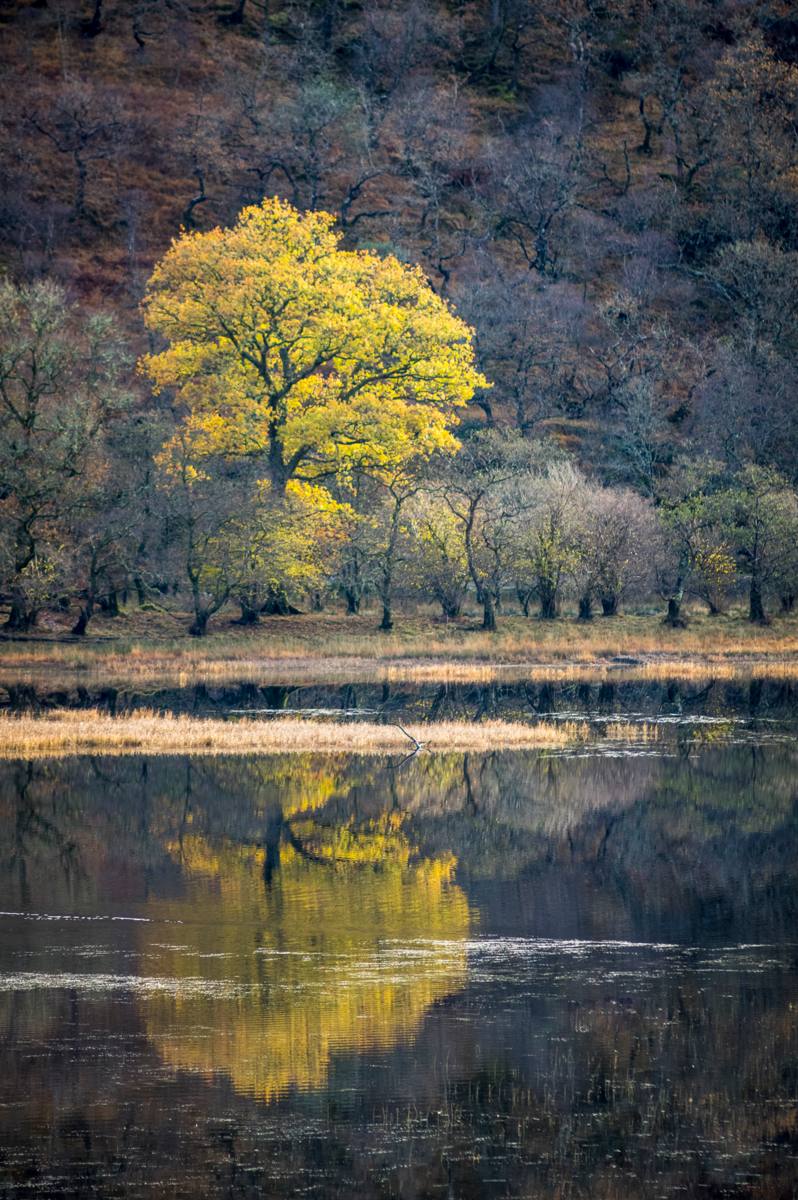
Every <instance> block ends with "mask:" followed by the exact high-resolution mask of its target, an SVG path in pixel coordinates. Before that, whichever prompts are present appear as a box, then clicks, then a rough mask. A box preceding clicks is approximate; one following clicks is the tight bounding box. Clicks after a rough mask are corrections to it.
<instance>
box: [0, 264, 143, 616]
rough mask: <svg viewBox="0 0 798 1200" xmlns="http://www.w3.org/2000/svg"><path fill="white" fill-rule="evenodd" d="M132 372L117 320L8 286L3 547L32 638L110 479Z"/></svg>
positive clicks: (44, 289)
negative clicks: (109, 446) (116, 429)
mask: <svg viewBox="0 0 798 1200" xmlns="http://www.w3.org/2000/svg"><path fill="white" fill-rule="evenodd" d="M124 365H125V354H124V350H123V347H122V343H121V340H120V338H119V335H118V333H117V331H116V329H115V327H114V325H113V322H112V321H111V320H110V318H109V317H106V316H103V315H99V314H94V315H90V316H84V315H82V314H81V313H79V311H78V310H77V309H76V308H75V307H74V306H73V305H70V304H69V303H68V302H67V300H66V297H65V295H64V293H63V291H62V290H61V289H60V288H59V287H56V286H55V284H52V283H47V282H42V283H34V284H31V285H29V286H20V287H17V286H16V285H14V284H12V283H10V282H4V283H1V284H0V481H2V482H0V541H2V543H3V545H4V547H5V550H4V554H3V558H4V560H5V567H4V570H3V587H4V590H5V591H6V593H7V595H8V598H9V601H10V606H11V611H10V615H9V618H8V627H9V628H10V629H13V630H25V629H28V628H29V627H30V626H31V625H33V624H34V623H35V621H36V613H37V609H38V607H39V606H40V605H41V604H42V603H43V602H44V603H46V602H48V601H49V599H50V598H51V597H49V596H47V595H46V593H45V592H44V591H43V590H42V587H41V586H40V585H41V583H42V581H43V580H44V579H45V578H51V579H53V578H54V564H55V561H56V560H59V561H61V562H62V563H63V561H64V557H65V556H66V557H68V556H69V554H70V553H71V550H72V544H73V542H72V535H71V532H70V530H71V528H72V527H73V526H74V527H75V529H76V531H78V532H79V531H80V529H81V528H82V521H83V519H84V517H85V515H86V513H87V512H88V510H89V509H90V508H91V505H92V502H93V498H94V497H95V496H96V488H97V485H98V481H101V480H102V478H103V476H104V474H105V473H106V471H107V458H106V439H107V436H108V432H109V427H110V425H111V423H112V422H113V419H114V418H115V417H117V416H119V415H121V414H122V413H123V412H124V411H125V410H126V408H127V404H128V398H127V396H126V394H125V392H124V391H123V389H122V386H121V374H122V370H123V367H124ZM48 564H50V565H49V566H48ZM51 567H52V568H53V569H51ZM33 580H35V581H36V585H35V586H32V581H33Z"/></svg>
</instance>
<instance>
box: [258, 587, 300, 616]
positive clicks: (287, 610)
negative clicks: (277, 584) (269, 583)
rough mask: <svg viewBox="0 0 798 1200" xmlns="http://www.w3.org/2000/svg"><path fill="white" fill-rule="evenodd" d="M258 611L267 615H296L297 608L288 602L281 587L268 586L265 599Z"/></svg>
mask: <svg viewBox="0 0 798 1200" xmlns="http://www.w3.org/2000/svg"><path fill="white" fill-rule="evenodd" d="M260 611H261V612H262V613H265V614H266V616H267V617H297V616H299V609H298V608H294V606H293V604H291V603H289V600H288V596H287V595H286V594H285V592H284V591H283V590H282V589H281V588H269V591H268V593H267V596H266V599H265V601H264V602H263V604H262V605H261V607H260Z"/></svg>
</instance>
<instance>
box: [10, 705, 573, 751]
mask: <svg viewBox="0 0 798 1200" xmlns="http://www.w3.org/2000/svg"><path fill="white" fill-rule="evenodd" d="M588 736H589V730H588V727H587V725H585V724H581V723H579V722H573V721H572V722H565V723H563V724H557V725H555V724H545V723H538V724H525V723H523V722H520V721H518V722H514V721H484V722H481V723H477V724H472V723H469V722H465V721H445V722H444V721H441V722H432V723H430V724H426V725H408V726H406V727H402V726H399V725H378V724H375V723H373V722H365V721H340V722H339V721H334V722H333V721H312V720H305V719H302V718H298V719H288V720H287V719H282V718H281V719H278V720H274V721H252V720H248V719H242V720H231V721H224V720H218V719H212V718H198V717H190V716H174V715H171V714H161V713H155V712H146V711H144V712H137V713H135V714H134V715H129V716H119V717H111V716H109V715H108V714H107V713H103V712H100V711H99V710H98V709H79V710H74V709H54V710H52V711H51V712H48V713H47V714H46V715H45V716H39V717H36V716H31V715H28V714H25V715H22V716H13V715H10V714H2V715H0V758H3V759H12V758H26V759H29V758H54V757H65V756H71V755H99V754H103V755H106V754H107V755H119V754H152V755H167V754H169V755H174V754H191V755H220V754H223V755H240V754H296V753H308V752H318V753H330V754H358V755H364V754H396V753H413V752H414V751H415V750H417V749H423V750H425V751H432V752H433V753H436V752H437V753H445V752H449V751H475V752H486V751H491V750H537V749H545V748H560V747H565V746H569V745H573V744H576V743H578V742H580V741H584V740H586V739H587V737H588Z"/></svg>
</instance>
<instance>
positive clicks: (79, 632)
mask: <svg viewBox="0 0 798 1200" xmlns="http://www.w3.org/2000/svg"><path fill="white" fill-rule="evenodd" d="M93 615H94V597H93V596H90V597H89V598H88V599H87V600H86V602H85V604H83V606H82V607H81V610H80V615H79V616H78V619H77V621H76V622H75V624H74V625H73V626H72V633H73V634H74V635H75V637H83V636H84V635H85V633H86V630H87V629H88V627H89V621H90V620H91V619H92V617H93Z"/></svg>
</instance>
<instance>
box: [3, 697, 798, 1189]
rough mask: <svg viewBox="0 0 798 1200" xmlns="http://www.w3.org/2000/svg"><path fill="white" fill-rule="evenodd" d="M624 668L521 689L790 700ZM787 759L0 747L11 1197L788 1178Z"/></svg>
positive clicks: (749, 753)
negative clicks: (108, 754)
mask: <svg viewBox="0 0 798 1200" xmlns="http://www.w3.org/2000/svg"><path fill="white" fill-rule="evenodd" d="M632 686H634V687H636V688H639V687H641V685H630V687H632ZM643 686H644V687H645V689H649V690H646V691H645V692H638V693H633V692H629V693H625V692H624V693H623V694H622V696H621V698H620V699H619V696H618V692H617V691H616V693H615V694H614V696H613V697H611V698H610V697H609V696H605V697H604V698H603V699H602V698H601V697H600V696H599V695H598V693H597V689H591V691H590V695H587V694H582V695H581V696H578V697H577V696H575V695H574V694H573V689H571V690H570V691H569V690H568V689H562V690H559V691H556V692H555V694H554V696H553V697H552V696H551V695H549V696H548V697H546V696H541V689H540V688H538V687H537V685H536V686H535V688H534V689H532V691H531V693H530V695H527V694H526V693H525V694H524V703H526V704H527V705H532V704H533V703H534V704H535V705H537V706H538V708H537V710H536V711H541V709H540V705H541V704H549V705H553V707H554V710H555V711H570V709H569V706H571V705H575V704H576V702H577V700H578V701H579V703H581V705H582V709H583V711H592V709H593V708H598V707H599V706H600V705H601V704H603V703H606V704H608V705H610V704H611V705H614V706H618V705H623V704H626V705H627V708H626V710H625V711H627V712H643V711H644V710H645V706H646V705H648V706H649V708H648V710H647V711H648V712H649V713H651V712H653V711H656V712H658V713H662V714H663V715H664V716H673V709H674V707H678V708H679V710H680V711H681V712H682V713H685V712H688V715H690V705H691V704H693V705H694V707H693V711H692V715H696V716H704V717H707V716H717V717H718V718H726V719H731V718H734V719H736V718H739V719H740V720H749V719H750V718H751V716H752V715H754V716H755V717H757V718H761V719H763V720H766V719H767V720H770V719H773V720H778V721H780V722H784V723H789V722H791V721H792V720H794V717H795V708H794V705H793V702H792V698H791V696H790V695H788V694H786V693H784V692H780V691H779V687H780V686H781V685H778V686H777V685H775V684H774V685H771V684H768V683H767V682H766V683H765V685H764V687H763V688H762V690H761V693H760V695H759V698H758V699H757V701H756V712H755V713H754V714H752V713H751V712H750V711H749V710H750V706H751V700H750V697H748V696H746V694H745V689H741V690H739V689H735V688H734V687H732V686H731V685H728V684H723V685H722V687H720V685H719V689H720V690H718V689H715V690H714V691H712V690H710V694H709V695H708V696H705V697H704V698H703V699H701V700H700V701H698V700H695V701H694V700H691V699H690V696H691V694H692V693H690V692H689V690H685V691H684V692H682V693H680V695H679V696H678V697H675V696H674V695H673V694H669V693H668V689H667V687H663V688H660V687H659V685H657V690H656V691H652V690H650V689H651V685H643ZM450 690H452V689H450ZM320 691H321V689H314V694H313V697H312V700H313V704H314V705H318V706H322V705H321V701H322V700H324V699H325V698H326V699H328V698H329V697H323V696H321V695H320V694H319V693H320ZM358 691H360V689H358ZM494 691H495V689H494ZM499 691H500V693H501V694H500V695H498V697H497V698H496V702H497V703H510V702H512V703H516V702H520V700H519V695H518V694H517V692H514V691H512V689H509V690H508V691H512V695H508V694H505V693H504V691H503V690H502V689H499ZM478 692H479V689H464V690H463V695H459V694H456V695H453V696H450V697H448V698H447V700H446V703H452V704H461V703H462V704H465V703H468V704H471V703H472V702H473V703H480V704H481V703H483V701H484V696H482V695H477V693H478ZM403 695H404V693H403ZM436 696H437V693H436V692H435V690H434V689H433V690H432V691H430V692H429V693H427V692H424V693H423V694H421V693H419V694H414V695H413V696H411V697H409V698H405V699H404V700H403V703H405V704H410V703H419V704H423V705H426V706H427V708H426V709H425V712H427V713H428V714H429V713H430V711H431V710H430V705H434V704H435V703H436V702H437V701H436ZM229 699H230V697H229V696H227V699H226V701H225V702H227V700H229ZM240 699H241V698H240V696H239V697H238V700H237V701H236V702H237V703H240ZM261 699H262V697H261V698H259V699H258V703H259V704H260V702H261ZM288 699H289V700H290V703H291V705H292V706H295V703H296V695H295V694H294V695H291V696H290V697H288ZM307 699H308V702H310V699H311V697H310V696H308V697H307ZM357 699H358V703H359V704H363V705H365V704H366V702H368V703H372V701H373V697H372V696H371V694H370V693H369V692H368V690H367V689H366V690H364V692H363V695H362V696H360V697H358V698H357ZM388 699H389V700H390V695H389V697H388ZM492 702H493V701H491V703H492ZM441 703H443V702H442V701H441ZM347 704H348V705H349V706H351V704H352V697H351V695H350V696H349V697H348V699H347ZM231 706H232V705H231ZM269 707H279V705H277V704H272V705H269ZM668 708H670V711H666V710H667V709H668ZM550 711H551V710H550ZM618 711H623V710H622V709H618ZM431 715H435V716H441V717H442V716H443V715H446V716H449V715H452V714H451V713H450V712H449V711H447V712H446V713H445V714H444V713H441V712H435V711H432V714H431ZM797 780H798V747H796V744H795V743H794V742H793V741H791V740H789V739H787V738H783V739H782V740H780V741H778V742H769V743H768V742H762V743H759V742H758V741H757V740H756V739H755V738H752V739H751V740H750V741H749V742H748V743H745V744H744V743H742V742H740V743H735V742H729V743H725V744H715V743H713V742H712V740H711V739H710V740H708V741H704V742H702V741H696V742H691V743H689V745H687V744H686V745H683V746H682V745H679V746H676V747H674V746H672V745H671V746H669V747H668V749H667V752H665V753H662V754H650V755H645V756H644V755H641V756H636V757H635V756H633V757H625V758H619V757H601V756H592V757H588V756H585V757H579V756H551V755H549V756H547V755H540V754H534V753H529V752H527V753H504V754H492V755H469V754H451V755H440V756H434V757H433V756H424V755H419V756H417V757H416V758H414V759H413V760H412V761H411V762H408V763H407V764H405V766H404V767H402V768H401V769H400V770H391V769H390V768H388V767H387V766H386V764H385V762H384V761H382V760H376V759H374V760H372V759H352V760H349V759H346V758H344V757H340V756H339V757H324V756H318V755H303V756H297V757H290V758H287V757H273V758H272V757H263V758H258V759H256V760H247V759H202V760H191V759H186V758H183V759H181V758H163V759H147V758H140V759H134V758H131V759H85V760H81V759H72V760H61V761H49V762H47V761H44V762H37V763H33V764H28V763H5V764H2V765H0V803H1V804H2V816H3V820H2V824H1V826H0V828H1V829H2V842H0V907H1V908H2V910H3V915H2V917H0V921H1V922H2V924H0V931H1V933H0V936H2V942H0V947H1V951H0V952H1V953H2V967H3V974H2V975H1V976H0V1031H1V1034H0V1036H2V1046H1V1048H0V1058H1V1060H2V1061H1V1062H0V1068H1V1069H0V1177H1V1178H2V1181H3V1188H4V1194H6V1195H10V1196H23V1195H24V1196H29V1195H50V1196H56V1195H57V1196H62V1195H66V1196H69V1195H75V1196H91V1195H98V1196H145V1195H146V1196H151V1195H153V1194H158V1195H165V1196H180V1197H183V1196H185V1197H202V1196H241V1197H249V1196H262V1195H268V1196H276V1197H289V1196H300V1195H303V1196H306V1195H313V1196H319V1197H325V1198H326V1197H336V1198H337V1197H344V1196H346V1197H350V1196H352V1195H353V1194H356V1193H357V1194H360V1195H362V1196H363V1197H367V1198H368V1197H375V1198H376V1197H408V1198H421V1197H432V1196H444V1197H447V1198H448V1197H458V1198H459V1197H463V1198H468V1200H470V1198H472V1197H473V1198H475V1200H476V1197H493V1196H496V1197H507V1196H510V1197H519V1198H520V1197H541V1198H542V1197H544V1196H545V1197H550V1196H552V1195H555V1196H561V1197H580V1198H581V1197H585V1198H587V1197H590V1198H591V1200H593V1198H595V1197H599V1198H606V1200H616V1198H617V1200H622V1198H627V1197H640V1198H641V1200H642V1197H651V1196H671V1195H672V1196H683V1195H685V1194H687V1195H691V1196H692V1195H694V1196H716V1197H720V1196H732V1197H737V1196H739V1197H762V1198H767V1197H772V1198H773V1200H776V1198H777V1197H778V1198H781V1197H786V1196H792V1195H794V1194H795V1191H796V1188H798V1157H796V1154H797V1152H798V1022H796V1019H795V1013H796V1005H798V805H797V804H796V797H797V796H798V785H797V784H796V781H797Z"/></svg>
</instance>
